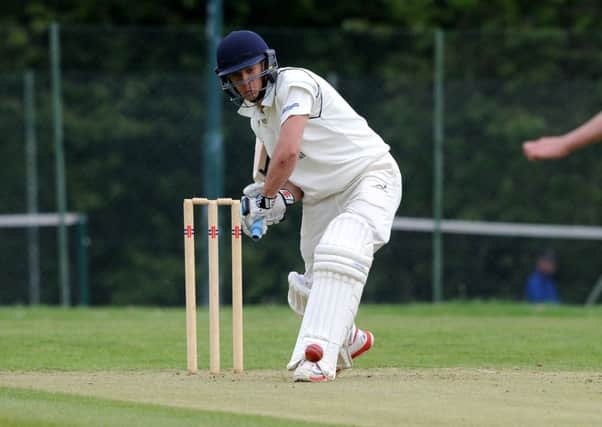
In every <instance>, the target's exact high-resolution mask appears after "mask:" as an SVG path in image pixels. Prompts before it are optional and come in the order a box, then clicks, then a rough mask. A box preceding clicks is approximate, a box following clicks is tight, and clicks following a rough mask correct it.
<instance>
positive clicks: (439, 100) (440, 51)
mask: <svg viewBox="0 0 602 427" xmlns="http://www.w3.org/2000/svg"><path fill="white" fill-rule="evenodd" d="M434 61H435V63H434V65H435V66H434V76H433V78H434V93H433V97H434V111H433V115H434V120H433V136H434V145H433V218H434V220H435V230H434V232H433V302H440V301H442V299H443V235H442V233H441V219H442V216H443V138H444V137H443V126H444V124H443V122H444V118H443V114H444V102H445V100H444V88H443V85H444V62H443V61H444V34H443V31H442V30H436V31H435V54H434Z"/></svg>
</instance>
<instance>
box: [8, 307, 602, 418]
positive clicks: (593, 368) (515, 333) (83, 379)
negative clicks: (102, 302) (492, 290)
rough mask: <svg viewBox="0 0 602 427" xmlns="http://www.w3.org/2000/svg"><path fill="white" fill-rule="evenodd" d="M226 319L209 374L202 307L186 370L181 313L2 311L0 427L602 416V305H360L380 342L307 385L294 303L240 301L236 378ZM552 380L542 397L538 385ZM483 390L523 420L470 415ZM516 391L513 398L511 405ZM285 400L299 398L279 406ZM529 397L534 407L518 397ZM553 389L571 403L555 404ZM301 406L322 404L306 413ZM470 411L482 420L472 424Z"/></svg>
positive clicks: (362, 320) (362, 319)
mask: <svg viewBox="0 0 602 427" xmlns="http://www.w3.org/2000/svg"><path fill="white" fill-rule="evenodd" d="M221 318H222V367H223V370H224V374H223V375H220V376H217V377H212V376H210V375H209V374H208V373H207V372H206V369H207V366H208V354H207V342H208V340H207V329H208V328H207V312H206V311H205V310H202V311H200V312H199V315H198V330H199V367H200V369H201V370H205V371H204V372H201V373H200V374H199V375H197V376H188V375H187V374H186V371H185V368H186V342H185V317H184V311H183V309H154V308H106V309H105V308H103V309H79V308H77V309H69V310H66V309H60V308H46V307H41V308H34V309H30V308H26V307H7V308H0V425H2V426H66V425H69V426H71V425H73V426H95V425H99V426H100V425H141V426H154V425H157V426H180V425H186V426H188V425H210V426H239V425H249V426H255V425H261V426H278V425H321V423H324V424H329V425H333V424H335V425H396V424H397V422H398V421H396V418H395V416H396V411H398V412H399V414H397V415H399V417H401V418H399V419H403V420H405V421H404V422H403V424H404V425H437V422H441V425H483V420H484V422H485V424H489V425H503V424H504V423H505V425H512V424H513V421H519V423H520V421H521V420H522V421H526V420H531V418H530V417H536V416H537V413H538V408H537V405H538V404H541V405H544V406H545V405H546V404H548V403H549V404H550V405H552V406H551V407H550V408H548V409H547V412H546V410H544V409H543V408H542V409H541V411H542V415H544V414H546V413H547V414H550V411H552V413H553V411H554V408H555V407H556V408H561V407H564V406H566V407H567V408H574V410H571V411H572V412H567V411H564V412H562V414H560V415H559V416H555V417H554V418H553V419H555V420H557V421H559V424H557V425H593V424H591V422H592V421H593V422H594V423H595V422H596V421H597V422H598V424H602V411H599V410H598V414H599V415H598V418H597V419H596V412H591V411H593V409H592V407H591V406H590V401H589V400H588V399H589V397H588V396H592V398H593V399H597V400H595V401H597V402H598V403H599V402H602V309H601V308H598V307H596V308H589V309H585V308H581V307H562V306H560V307H552V306H546V307H533V306H527V305H517V304H503V303H500V304H494V303H468V304H443V305H437V306H431V305H402V306H384V305H383V306H374V305H373V306H362V307H361V309H360V314H359V316H358V324H359V325H360V326H361V327H364V328H367V329H370V330H372V331H373V332H374V334H375V337H376V345H375V347H374V348H373V350H371V351H370V352H369V353H367V354H366V355H365V356H362V357H361V358H359V359H358V360H357V361H356V366H355V367H354V369H353V370H352V374H346V373H345V374H343V375H341V376H340V377H339V378H338V379H337V381H335V382H333V383H329V384H307V385H306V384H303V385H299V384H294V383H292V382H291V381H290V379H289V373H287V372H286V370H285V365H286V363H287V361H288V357H289V355H290V351H291V349H292V346H293V344H294V341H295V338H296V332H297V328H298V325H299V319H298V318H297V317H296V316H294V315H293V314H292V313H291V312H290V310H289V309H288V308H286V307H282V306H261V307H245V311H244V326H245V369H246V372H245V374H243V375H242V376H236V375H233V374H231V373H229V367H230V366H231V352H230V348H231V347H230V346H231V334H230V331H231V329H230V326H231V325H230V312H229V311H228V310H227V309H224V310H222V314H221ZM556 383H558V384H557V385H558V389H557V388H556V387H555V385H556ZM567 383H568V387H569V388H570V387H575V390H574V393H569V392H568V391H567V390H568V389H567ZM546 384H547V385H546ZM388 387H390V389H388V391H387V392H386V394H384V395H383V396H385V397H381V398H380V400H377V401H376V402H374V403H373V404H372V405H371V406H370V417H369V418H365V419H364V418H362V416H361V414H360V415H358V416H357V417H356V418H341V416H338V415H337V416H335V414H334V413H330V411H329V402H330V404H332V402H338V403H340V404H341V405H342V406H341V410H342V411H345V408H346V406H345V403H346V402H348V403H350V404H351V403H353V402H354V399H360V402H361V403H369V402H367V401H366V399H369V398H370V396H371V395H374V396H375V398H378V396H377V394H378V393H379V391H381V390H382V392H383V393H385V390H386V389H387V388H388ZM498 388H499V390H498ZM373 389H374V392H367V394H364V390H366V391H367V390H373ZM502 389H507V390H508V391H502ZM544 389H545V390H546V393H547V394H545V393H543V394H541V395H540V394H538V393H539V392H541V391H542V390H544ZM351 390H353V392H351ZM429 390H433V391H432V395H430V394H429ZM513 390H514V392H513ZM531 390H534V391H531ZM308 391H311V393H308ZM335 391H336V393H335ZM446 393H449V395H447V394H446ZM488 393H491V396H492V397H493V399H490V400H488V401H487V403H485V402H484V403H483V405H480V406H483V410H488V411H489V413H491V408H487V406H486V405H488V404H490V402H496V398H499V399H501V400H500V405H499V411H500V413H502V414H503V413H505V410H506V408H508V405H510V407H512V405H515V407H514V412H513V414H515V415H514V416H515V417H516V416H518V417H519V418H512V416H511V415H508V416H509V417H510V418H508V419H501V418H499V417H496V416H495V408H497V406H496V407H495V408H494V412H493V415H487V414H486V413H484V414H479V413H478V411H477V412H475V409H474V408H472V407H471V405H474V404H475V403H474V402H475V400H474V399H472V400H471V398H470V396H471V395H472V394H474V395H475V396H476V398H477V399H478V397H479V395H480V394H483V395H487V394H488ZM497 393H500V394H499V395H498V394H497ZM508 393H511V395H512V396H514V397H516V402H514V401H513V400H512V399H511V400H512V402H514V403H512V402H510V403H508V402H505V401H503V400H504V398H506V400H507V397H508V396H505V394H508ZM521 393H525V394H526V396H522V397H521V396H520V394H521ZM563 396H564V397H563ZM418 397H420V400H417V401H416V402H414V403H413V404H412V405H409V404H408V402H409V400H410V398H412V399H418ZM271 398H273V399H274V402H273V403H272V404H270V402H269V399H271ZM254 399H257V401H256V403H253V402H255V400H254ZM285 399H288V400H286V401H287V402H288V401H289V400H292V401H293V402H297V404H296V405H295V404H294V403H293V404H292V406H291V407H290V409H288V410H285V409H281V410H280V411H279V410H278V409H279V408H284V407H285V404H284V403H282V402H285ZM383 399H385V400H386V401H384V400H383ZM387 399H390V400H387ZM396 399H399V402H405V403H406V404H408V406H407V408H405V409H404V405H403V404H401V405H400V404H399V403H396V402H397V401H396ZM521 399H523V400H521ZM524 399H526V400H527V401H528V400H529V399H532V400H533V405H530V406H525V407H523V406H522V403H520V402H523V401H524ZM538 399H539V400H538ZM546 399H552V400H553V401H554V402H555V401H556V400H554V399H565V400H566V401H562V402H560V404H556V406H554V405H553V402H552V401H550V402H548V401H547V400H546ZM464 401H466V405H467V407H466V408H464V409H463V408H462V403H463V402H464ZM427 402H430V404H429V405H426V403H427ZM361 403H360V404H358V405H357V406H361ZM264 404H265V407H263V405H264ZM592 404H593V403H592ZM304 405H307V406H304ZM422 405H426V408H429V407H431V408H432V407H433V405H435V406H436V405H441V406H442V408H443V409H445V406H446V405H453V406H452V407H450V408H448V409H449V410H450V411H452V413H450V414H449V416H448V417H446V416H445V412H443V413H440V414H439V415H438V416H437V418H433V417H434V416H435V415H432V414H428V411H429V409H426V412H427V413H426V414H424V415H423V412H420V407H421V406H422ZM459 405H460V407H458V406H459ZM534 405H535V406H534ZM596 405H597V404H596ZM322 406H324V408H323V409H320V408H322ZM379 406H382V407H381V408H380V410H379ZM476 406H477V409H478V408H479V407H480V406H479V405H476ZM307 407H311V408H313V409H312V410H313V411H315V412H314V413H310V414H308V413H307V409H306V408H307ZM350 407H353V406H350ZM596 407H597V406H596ZM32 408H36V410H32ZM297 408H298V411H297ZM464 411H465V412H464ZM521 411H522V412H521ZM352 413H353V412H352ZM516 414H518V415H516ZM579 414H582V418H580V415H579ZM563 416H564V417H565V418H563ZM378 417H381V418H380V419H379V418H378ZM404 417H405V418H404ZM463 417H465V418H463ZM471 417H472V418H471ZM521 417H522V418H521ZM471 419H472V420H473V421H474V423H473V422H466V421H467V420H468V421H471ZM370 420H372V421H374V423H373V424H372V422H371V421H370ZM462 420H464V422H462ZM488 420H489V421H490V422H487V421H488ZM541 420H543V421H546V420H549V419H548V418H547V417H545V416H544V417H543V418H541ZM563 420H565V421H566V422H567V423H568V424H564V423H563V422H562V421H563ZM445 421H447V422H445ZM535 421H537V419H535ZM498 422H499V424H498ZM528 424H529V425H539V424H537V422H535V424H533V423H532V422H529V423H528ZM398 425H399V424H398ZM541 425H544V424H541ZM548 425H549V424H548ZM552 425H554V424H552Z"/></svg>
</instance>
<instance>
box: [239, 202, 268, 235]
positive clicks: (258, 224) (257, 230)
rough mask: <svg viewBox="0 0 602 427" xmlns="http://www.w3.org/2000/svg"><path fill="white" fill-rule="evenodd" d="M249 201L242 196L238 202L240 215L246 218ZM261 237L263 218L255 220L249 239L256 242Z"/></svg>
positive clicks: (248, 210)
mask: <svg viewBox="0 0 602 427" xmlns="http://www.w3.org/2000/svg"><path fill="white" fill-rule="evenodd" d="M250 203H251V202H250V200H249V198H248V197H247V196H243V198H242V199H241V200H240V213H241V214H242V216H247V215H248V214H249V212H250V206H249V204H250ZM262 237H263V218H257V219H256V220H255V221H254V222H253V224H251V239H253V240H254V241H258V240H259V239H261V238H262Z"/></svg>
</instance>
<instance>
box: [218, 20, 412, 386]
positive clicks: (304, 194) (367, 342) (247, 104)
mask: <svg viewBox="0 0 602 427" xmlns="http://www.w3.org/2000/svg"><path fill="white" fill-rule="evenodd" d="M216 73H217V76H218V78H219V79H220V82H221V85H222V89H223V91H224V92H225V94H226V96H227V97H228V98H229V99H230V100H231V101H232V102H233V103H235V104H236V105H237V107H238V114H240V115H241V116H244V117H248V118H249V121H250V124H251V129H252V130H253V133H254V134H255V137H256V143H255V159H254V165H253V178H254V181H255V182H253V183H252V184H250V185H248V186H247V187H245V188H244V190H243V193H244V196H243V202H246V204H247V205H248V206H249V209H248V212H246V214H245V215H244V216H243V218H242V226H243V230H244V232H245V233H246V234H247V235H250V234H251V229H252V228H253V227H256V225H257V224H260V225H261V230H260V233H261V234H264V233H265V232H266V231H267V228H268V227H270V226H273V225H275V224H278V223H279V222H280V221H282V220H283V218H284V216H285V213H286V209H287V208H288V207H289V206H291V205H292V204H294V203H296V202H298V201H301V200H303V210H302V224H301V236H300V237H301V244H300V246H301V255H302V257H303V261H304V263H305V272H304V274H299V273H296V272H291V273H290V274H289V276H288V280H289V293H288V302H289V305H290V306H291V308H292V309H293V310H294V311H295V312H297V313H298V314H300V315H301V316H303V320H302V322H301V326H300V329H299V334H298V337H297V342H296V344H295V347H294V349H293V352H292V355H291V358H290V361H289V363H288V365H287V368H288V369H289V370H290V371H293V380H294V381H302V382H321V381H331V380H334V379H335V377H336V374H337V372H338V371H340V370H341V369H347V368H350V367H351V366H352V361H353V359H354V358H355V357H357V356H359V355H360V354H362V353H364V352H365V351H367V350H369V349H370V348H371V347H372V345H373V342H374V337H373V335H372V334H371V333H370V332H368V331H363V330H361V329H359V328H357V327H356V326H355V316H356V313H357V310H358V306H359V303H360V299H361V296H362V291H363V289H364V285H365V283H366V279H367V278H368V273H369V271H370V267H371V265H372V259H373V255H374V253H375V252H376V251H377V250H378V249H379V248H380V247H382V246H383V245H384V244H385V243H387V242H388V241H389V238H390V235H391V226H392V223H393V218H394V216H395V213H396V211H397V208H398V207H399V203H400V202H401V194H402V184H401V174H400V172H399V168H398V166H397V163H396V162H395V160H394V159H393V157H392V156H391V155H390V154H389V146H388V145H387V144H386V143H385V142H384V141H383V140H382V139H381V138H380V136H378V135H377V134H376V133H375V132H374V131H373V130H372V129H371V128H370V127H369V126H368V124H367V123H366V120H365V119H364V118H362V117H361V116H360V115H358V114H357V113H356V112H355V111H354V110H353V108H351V106H349V104H348V103H347V102H346V101H345V100H344V99H343V98H342V97H341V95H340V94H339V93H338V92H337V91H336V90H335V89H334V88H333V87H332V86H331V85H330V84H329V83H328V82H327V81H326V80H324V79H323V78H321V77H320V76H318V75H317V74H315V73H313V72H311V71H309V70H307V69H304V68H297V67H285V68H279V67H278V63H277V60H276V53H275V51H274V50H272V49H270V48H269V47H268V45H267V44H266V42H265V41H264V40H263V38H262V37H261V36H259V35H258V34H256V33H254V32H252V31H233V32H231V33H230V34H228V35H227V36H226V37H224V38H223V39H222V41H221V43H220V45H219V46H218V50H217V68H216ZM268 161H269V165H268ZM243 204H244V203H243Z"/></svg>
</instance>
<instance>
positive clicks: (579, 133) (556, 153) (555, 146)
mask: <svg viewBox="0 0 602 427" xmlns="http://www.w3.org/2000/svg"><path fill="white" fill-rule="evenodd" d="M599 141H602V112H601V113H598V114H597V115H596V116H594V117H593V118H592V119H590V120H589V121H587V122H586V123H584V124H583V125H581V126H579V127H577V128H576V129H573V130H572V131H570V132H568V133H566V134H564V135H560V136H544V137H542V138H539V139H536V140H534V141H526V142H524V143H523V152H524V154H525V156H526V157H527V159H529V160H531V161H535V160H549V159H559V158H562V157H566V156H568V155H569V154H570V153H572V152H573V151H576V150H579V149H581V148H583V147H585V146H587V145H590V144H593V143H596V142H599Z"/></svg>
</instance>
